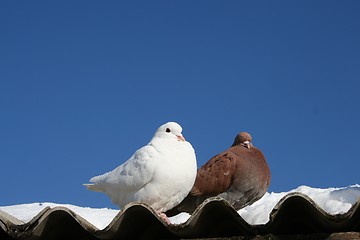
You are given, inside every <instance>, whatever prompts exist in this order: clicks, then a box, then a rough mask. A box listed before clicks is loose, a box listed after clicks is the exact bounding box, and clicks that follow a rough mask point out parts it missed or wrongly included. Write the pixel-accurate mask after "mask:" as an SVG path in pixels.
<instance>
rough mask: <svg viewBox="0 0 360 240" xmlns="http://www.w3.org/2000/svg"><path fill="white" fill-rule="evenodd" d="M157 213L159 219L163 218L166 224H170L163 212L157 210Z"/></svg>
mask: <svg viewBox="0 0 360 240" xmlns="http://www.w3.org/2000/svg"><path fill="white" fill-rule="evenodd" d="M158 215H159V217H160V219H161V220H163V221H164V222H166V224H168V225H170V224H171V222H170V220H169V218H168V217H167V216H166V214H165V213H162V212H158Z"/></svg>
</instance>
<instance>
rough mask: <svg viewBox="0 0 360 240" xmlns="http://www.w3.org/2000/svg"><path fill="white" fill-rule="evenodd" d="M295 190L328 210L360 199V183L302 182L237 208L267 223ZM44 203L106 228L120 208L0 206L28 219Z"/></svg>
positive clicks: (182, 217)
mask: <svg viewBox="0 0 360 240" xmlns="http://www.w3.org/2000/svg"><path fill="white" fill-rule="evenodd" d="M292 192H300V193H303V194H305V195H307V196H309V197H310V198H311V199H312V200H313V201H314V202H315V203H316V204H318V205H319V206H320V207H321V208H322V209H323V210H324V211H326V212H327V213H329V214H342V213H346V212H347V211H349V209H350V208H351V207H352V205H353V204H355V203H356V201H357V200H358V199H360V185H359V184H357V185H352V186H349V187H344V188H327V189H321V188H311V187H308V186H300V187H298V188H296V189H293V190H291V191H289V192H281V193H274V192H272V193H266V194H265V195H264V196H263V197H262V198H261V199H260V200H258V201H257V202H255V203H253V204H252V205H250V206H247V207H245V208H243V209H241V210H239V211H238V213H239V214H240V216H241V217H242V218H244V220H245V221H247V222H248V223H249V224H265V223H266V222H268V221H269V214H270V213H271V211H272V209H273V208H274V207H275V205H276V204H277V203H278V202H279V201H280V199H281V198H283V197H284V196H285V195H287V194H289V193H292ZM45 207H50V208H54V207H66V208H68V209H70V210H72V211H73V212H75V213H76V214H78V215H79V216H81V217H82V218H84V219H86V220H87V221H88V222H90V223H91V224H93V225H94V226H95V227H97V228H98V229H104V228H105V227H106V226H108V225H109V224H110V222H111V221H112V220H113V219H114V217H115V216H116V215H117V214H118V213H119V210H115V209H109V208H87V207H78V206H74V205H70V204H56V203H47V202H45V203H30V204H20V205H13V206H3V207H0V210H2V211H4V212H6V213H8V214H10V215H12V216H14V217H16V218H17V219H19V220H21V221H23V222H24V223H25V222H29V221H30V220H31V219H32V218H33V217H35V216H36V215H37V214H38V213H39V212H41V210H43V209H44V208H45ZM189 218H190V215H189V214H187V213H180V214H178V215H176V216H174V217H170V218H169V219H170V222H171V223H173V224H180V223H184V222H186V221H187V220H188V219H189Z"/></svg>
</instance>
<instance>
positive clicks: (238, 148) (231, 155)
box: [168, 132, 271, 215]
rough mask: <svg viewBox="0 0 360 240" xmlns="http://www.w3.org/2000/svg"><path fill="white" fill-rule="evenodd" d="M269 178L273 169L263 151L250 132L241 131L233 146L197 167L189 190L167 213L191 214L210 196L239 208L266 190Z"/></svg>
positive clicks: (254, 199) (250, 202)
mask: <svg viewBox="0 0 360 240" xmlns="http://www.w3.org/2000/svg"><path fill="white" fill-rule="evenodd" d="M270 178H271V175H270V169H269V166H268V164H267V162H266V159H265V157H264V155H263V153H262V152H261V150H260V149H258V148H256V147H254V146H253V144H252V137H251V135H250V134H249V133H248V132H240V133H238V134H237V135H236V137H235V139H234V142H233V144H232V145H231V147H230V148H228V149H227V150H225V151H223V152H221V153H219V154H217V155H215V156H214V157H212V158H211V159H210V160H209V161H208V162H207V163H205V164H204V165H203V166H202V167H201V168H199V169H198V171H197V176H196V180H195V183H194V186H193V187H192V189H191V191H190V193H189V194H188V196H187V197H186V198H185V199H184V200H183V201H182V202H181V203H180V204H179V205H178V206H176V207H175V208H173V209H172V210H170V211H169V212H168V214H169V215H175V214H177V213H179V212H188V213H190V214H191V213H193V212H194V210H195V209H196V208H197V207H198V206H199V205H200V204H201V203H202V202H203V201H204V200H205V199H207V198H210V197H222V198H223V199H225V200H227V201H228V202H229V203H230V204H231V205H232V206H233V207H234V208H235V209H236V210H239V209H241V208H243V207H245V206H247V205H250V204H252V203H254V202H255V201H256V200H258V199H260V198H261V197H262V196H263V195H264V194H265V193H266V192H267V189H268V187H269V184H270Z"/></svg>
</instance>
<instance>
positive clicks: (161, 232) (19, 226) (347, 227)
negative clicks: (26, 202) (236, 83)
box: [0, 193, 360, 240]
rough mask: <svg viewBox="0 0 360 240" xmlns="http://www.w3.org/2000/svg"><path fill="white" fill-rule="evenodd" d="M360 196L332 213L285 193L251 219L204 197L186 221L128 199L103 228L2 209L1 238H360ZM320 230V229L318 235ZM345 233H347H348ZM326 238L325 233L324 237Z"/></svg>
mask: <svg viewBox="0 0 360 240" xmlns="http://www.w3.org/2000/svg"><path fill="white" fill-rule="evenodd" d="M359 205H360V200H358V201H357V202H356V203H355V204H354V205H353V206H352V208H351V209H350V210H349V211H348V212H347V213H345V214H338V215H330V214H328V213H326V212H325V211H324V210H322V209H321V208H320V207H319V206H317V205H316V204H315V203H314V201H312V200H311V199H310V198H309V197H307V196H306V195H304V194H301V193H291V194H288V195H286V196H285V197H284V198H283V199H282V200H281V201H280V202H279V203H278V204H277V205H276V206H275V207H274V209H273V211H272V212H271V214H270V220H269V221H268V222H267V223H266V224H262V225H250V224H248V223H247V222H246V221H245V220H244V219H243V218H241V216H240V215H239V214H238V213H237V212H236V210H235V209H234V208H232V206H230V205H229V204H228V203H227V202H226V201H225V200H222V199H220V198H211V199H208V200H206V201H205V202H204V203H203V204H202V205H201V206H199V208H198V209H197V210H196V211H195V212H194V213H193V214H192V216H191V217H190V218H189V220H188V221H186V222H185V223H183V224H179V225H168V224H166V223H165V222H163V221H162V220H161V219H159V218H158V216H157V214H156V213H155V212H154V211H153V210H152V209H151V208H149V207H148V206H146V205H144V204H138V203H131V204H129V205H127V206H126V207H125V208H124V209H123V210H122V211H120V212H119V214H118V215H116V217H115V218H114V219H113V221H112V222H111V223H110V224H109V225H108V226H107V227H106V228H105V229H103V230H99V229H97V228H96V227H95V226H93V225H92V224H91V223H89V222H88V221H87V220H85V219H84V218H82V217H80V216H79V215H77V214H76V213H74V212H73V211H71V210H69V209H68V208H66V207H55V208H49V207H47V208H45V209H43V210H42V211H41V212H40V213H39V214H37V215H36V216H35V217H34V218H33V219H32V220H31V221H30V222H28V223H23V222H21V221H20V220H18V219H16V218H14V217H13V216H11V215H9V214H7V213H5V212H3V211H0V239H70V238H71V239H74V238H75V239H104V240H105V239H179V238H226V237H234V236H237V237H239V238H241V237H247V238H248V237H249V236H250V237H251V236H257V239H261V236H264V238H265V237H268V236H269V235H270V236H271V235H275V236H285V235H300V236H301V235H302V236H304V235H311V236H328V235H330V234H333V233H338V234H336V235H332V236H333V238H332V239H336V238H335V237H334V236H338V239H356V238H360V234H359V232H360V207H359ZM319 234H320V235H319ZM344 234H345V235H344ZM322 238H323V237H322Z"/></svg>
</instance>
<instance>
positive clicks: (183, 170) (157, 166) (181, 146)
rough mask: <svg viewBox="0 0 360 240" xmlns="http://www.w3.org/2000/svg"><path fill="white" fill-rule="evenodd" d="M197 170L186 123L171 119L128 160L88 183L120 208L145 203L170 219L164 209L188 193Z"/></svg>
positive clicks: (173, 204) (92, 188) (173, 205)
mask: <svg viewBox="0 0 360 240" xmlns="http://www.w3.org/2000/svg"><path fill="white" fill-rule="evenodd" d="M196 171H197V163H196V155H195V150H194V148H193V147H192V145H191V144H190V143H189V142H187V141H186V140H185V138H184V136H183V135H182V127H181V126H180V125H179V124H178V123H176V122H167V123H165V124H163V125H161V126H160V127H159V128H158V129H157V131H156V132H155V134H154V136H153V138H152V139H151V141H150V142H149V143H148V144H147V145H145V146H143V147H141V148H140V149H138V150H137V151H135V153H134V154H133V155H132V156H131V157H130V158H129V159H128V160H127V161H126V162H124V163H123V164H122V165H120V166H118V167H116V168H115V169H114V170H112V171H110V172H107V173H105V174H102V175H99V176H95V177H93V178H91V179H90V182H91V183H89V184H84V185H85V186H86V187H87V189H89V190H92V191H96V192H103V193H105V194H106V195H108V196H109V197H110V199H111V201H112V202H113V203H114V204H115V205H118V206H119V207H120V208H123V207H124V206H125V205H126V204H128V203H131V202H139V203H145V204H147V205H148V206H150V207H151V208H152V209H154V210H155V211H156V212H158V213H159V215H160V217H162V218H163V219H165V220H166V215H165V214H164V212H166V211H167V210H169V209H171V208H173V207H175V206H176V205H178V204H179V203H180V202H181V201H182V200H183V199H184V198H185V197H186V196H187V194H188V193H189V192H190V190H191V188H192V186H193V184H194V182H195V178H196ZM164 215H165V216H164Z"/></svg>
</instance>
